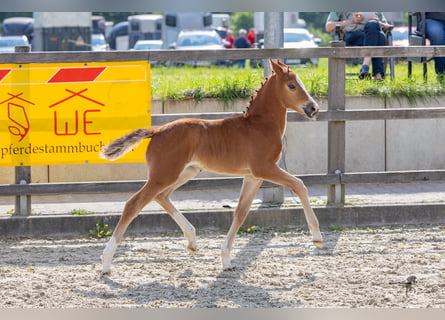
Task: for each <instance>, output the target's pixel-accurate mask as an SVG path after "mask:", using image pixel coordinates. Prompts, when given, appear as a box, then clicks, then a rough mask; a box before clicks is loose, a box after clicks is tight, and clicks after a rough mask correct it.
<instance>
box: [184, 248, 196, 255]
mask: <svg viewBox="0 0 445 320" xmlns="http://www.w3.org/2000/svg"><path fill="white" fill-rule="evenodd" d="M187 251H188V252H189V253H190V255H192V256H194V255H195V254H196V252H197V251H198V249H197V248H196V247H187Z"/></svg>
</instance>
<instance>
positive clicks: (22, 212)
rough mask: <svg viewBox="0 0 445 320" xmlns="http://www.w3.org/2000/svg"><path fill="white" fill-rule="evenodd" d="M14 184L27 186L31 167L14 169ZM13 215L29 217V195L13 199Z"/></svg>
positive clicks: (24, 49)
mask: <svg viewBox="0 0 445 320" xmlns="http://www.w3.org/2000/svg"><path fill="white" fill-rule="evenodd" d="M30 51H31V47H30V46H17V47H15V52H30ZM15 183H16V184H28V183H31V167H30V166H20V167H15ZM14 215H17V216H29V215H31V195H19V196H16V197H15V209H14Z"/></svg>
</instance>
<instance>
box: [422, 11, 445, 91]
mask: <svg viewBox="0 0 445 320" xmlns="http://www.w3.org/2000/svg"><path fill="white" fill-rule="evenodd" d="M425 34H426V37H427V38H428V39H430V44H431V45H434V46H436V45H445V12H425ZM434 68H435V70H436V74H437V79H438V81H439V82H441V83H444V84H445V57H435V58H434Z"/></svg>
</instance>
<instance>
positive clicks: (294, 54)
mask: <svg viewBox="0 0 445 320" xmlns="http://www.w3.org/2000/svg"><path fill="white" fill-rule="evenodd" d="M367 56H373V57H438V56H445V46H409V47H386V46H376V47H318V48H293V49H284V48H277V49H229V50H153V51H148V50H147V51H144V50H134V51H103V52H100V51H94V52H92V51H77V52H66V51H62V52H30V53H20V52H18V53H15V52H14V53H0V64H28V63H68V62H116V61H185V60H224V59H227V60H238V59H269V58H274V59H277V58H280V59H290V58H339V59H345V58H354V57H367Z"/></svg>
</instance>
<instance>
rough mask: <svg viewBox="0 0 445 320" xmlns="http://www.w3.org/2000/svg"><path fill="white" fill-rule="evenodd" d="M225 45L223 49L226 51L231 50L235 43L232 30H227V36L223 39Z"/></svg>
mask: <svg viewBox="0 0 445 320" xmlns="http://www.w3.org/2000/svg"><path fill="white" fill-rule="evenodd" d="M224 41H225V42H226V43H225V47H226V48H227V49H231V48H233V44H234V43H235V37H234V36H233V34H232V30H230V29H229V30H227V34H226V37H225V38H224Z"/></svg>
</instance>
